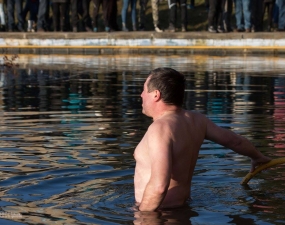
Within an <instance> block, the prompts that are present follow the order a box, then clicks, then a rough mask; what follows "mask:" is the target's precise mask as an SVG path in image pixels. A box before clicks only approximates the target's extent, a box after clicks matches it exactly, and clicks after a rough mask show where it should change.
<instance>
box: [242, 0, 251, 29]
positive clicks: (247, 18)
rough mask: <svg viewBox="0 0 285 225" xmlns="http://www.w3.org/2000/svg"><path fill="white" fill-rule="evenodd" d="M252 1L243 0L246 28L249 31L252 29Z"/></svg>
mask: <svg viewBox="0 0 285 225" xmlns="http://www.w3.org/2000/svg"><path fill="white" fill-rule="evenodd" d="M250 4H251V0H243V2H242V7H243V16H244V28H245V29H246V30H247V31H249V30H250V29H251V9H250V6H251V5H250Z"/></svg>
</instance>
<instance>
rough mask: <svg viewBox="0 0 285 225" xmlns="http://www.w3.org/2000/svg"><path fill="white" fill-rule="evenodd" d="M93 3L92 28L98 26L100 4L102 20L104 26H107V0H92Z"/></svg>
mask: <svg viewBox="0 0 285 225" xmlns="http://www.w3.org/2000/svg"><path fill="white" fill-rule="evenodd" d="M92 1H93V5H94V10H93V15H92V25H93V28H95V27H98V15H99V10H100V6H101V8H102V11H103V20H104V24H105V26H106V27H109V21H108V19H107V5H108V1H106V0H92Z"/></svg>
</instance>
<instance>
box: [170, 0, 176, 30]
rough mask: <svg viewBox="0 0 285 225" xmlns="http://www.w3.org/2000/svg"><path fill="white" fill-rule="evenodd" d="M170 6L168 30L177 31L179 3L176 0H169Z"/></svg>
mask: <svg viewBox="0 0 285 225" xmlns="http://www.w3.org/2000/svg"><path fill="white" fill-rule="evenodd" d="M168 7H169V28H168V31H170V32H175V25H176V13H177V3H176V0H168Z"/></svg>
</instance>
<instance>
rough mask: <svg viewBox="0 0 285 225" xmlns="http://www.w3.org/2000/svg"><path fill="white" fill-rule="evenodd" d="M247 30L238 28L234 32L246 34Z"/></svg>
mask: <svg viewBox="0 0 285 225" xmlns="http://www.w3.org/2000/svg"><path fill="white" fill-rule="evenodd" d="M244 31H245V30H244V29H243V28H236V29H234V32H244Z"/></svg>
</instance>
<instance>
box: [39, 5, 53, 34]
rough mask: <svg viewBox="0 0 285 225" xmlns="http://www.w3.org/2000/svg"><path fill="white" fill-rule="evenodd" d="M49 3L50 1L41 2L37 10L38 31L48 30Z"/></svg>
mask: <svg viewBox="0 0 285 225" xmlns="http://www.w3.org/2000/svg"><path fill="white" fill-rule="evenodd" d="M49 3H50V0H41V1H40V4H39V10H38V22H37V29H38V30H42V29H44V30H49V16H48V15H49Z"/></svg>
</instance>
